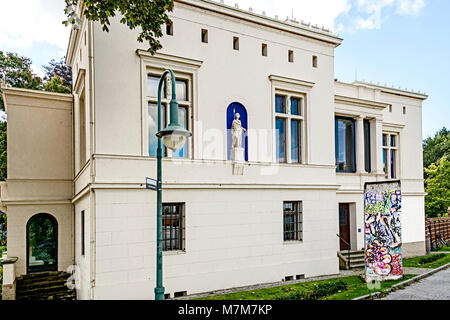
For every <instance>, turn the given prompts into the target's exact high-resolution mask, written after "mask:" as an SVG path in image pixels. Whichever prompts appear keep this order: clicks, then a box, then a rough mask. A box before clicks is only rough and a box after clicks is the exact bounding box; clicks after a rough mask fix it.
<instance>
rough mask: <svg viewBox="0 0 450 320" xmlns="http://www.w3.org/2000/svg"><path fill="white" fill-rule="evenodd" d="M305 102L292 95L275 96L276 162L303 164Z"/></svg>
mask: <svg viewBox="0 0 450 320" xmlns="http://www.w3.org/2000/svg"><path fill="white" fill-rule="evenodd" d="M303 101H304V99H303V98H302V97H301V96H291V94H290V93H286V94H283V95H282V94H277V95H275V113H276V117H275V129H276V161H277V162H287V163H302V162H303V161H302V139H303V120H304V118H303V111H302V110H303Z"/></svg>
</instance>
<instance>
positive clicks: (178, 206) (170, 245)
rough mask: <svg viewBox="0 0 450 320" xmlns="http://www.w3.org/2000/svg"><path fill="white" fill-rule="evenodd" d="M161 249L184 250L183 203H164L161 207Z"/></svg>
mask: <svg viewBox="0 0 450 320" xmlns="http://www.w3.org/2000/svg"><path fill="white" fill-rule="evenodd" d="M162 225H163V230H162V231H163V248H162V249H163V251H184V250H185V216H184V203H165V204H163V207H162Z"/></svg>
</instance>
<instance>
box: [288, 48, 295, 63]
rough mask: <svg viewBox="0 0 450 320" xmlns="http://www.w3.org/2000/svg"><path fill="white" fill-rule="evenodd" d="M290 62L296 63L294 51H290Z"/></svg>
mask: <svg viewBox="0 0 450 320" xmlns="http://www.w3.org/2000/svg"><path fill="white" fill-rule="evenodd" d="M288 61H289V62H294V51H292V50H289V51H288Z"/></svg>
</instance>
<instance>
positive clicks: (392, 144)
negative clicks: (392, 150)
mask: <svg viewBox="0 0 450 320" xmlns="http://www.w3.org/2000/svg"><path fill="white" fill-rule="evenodd" d="M396 146H397V136H394V135H391V147H396Z"/></svg>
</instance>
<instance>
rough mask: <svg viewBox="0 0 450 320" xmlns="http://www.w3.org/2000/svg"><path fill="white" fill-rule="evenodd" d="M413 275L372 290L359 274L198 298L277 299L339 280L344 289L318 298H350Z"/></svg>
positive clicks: (407, 277)
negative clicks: (344, 286)
mask: <svg viewBox="0 0 450 320" xmlns="http://www.w3.org/2000/svg"><path fill="white" fill-rule="evenodd" d="M414 276H415V275H404V277H403V279H401V280H394V281H386V282H383V283H382V284H381V289H376V288H375V289H373V290H370V289H368V288H367V284H366V282H365V281H364V280H363V279H361V278H360V277H359V276H349V277H343V278H334V279H327V280H319V281H311V282H303V283H298V284H291V285H285V286H280V287H274V288H267V289H259V290H252V291H244V292H237V293H230V294H223V295H218V296H214V297H208V298H202V299H199V300H279V299H280V296H283V295H286V294H292V293H295V292H303V293H308V292H313V291H314V288H317V285H324V284H330V285H333V284H334V283H336V282H339V281H343V282H345V284H346V286H347V289H346V290H339V291H338V292H336V293H333V294H330V295H326V296H324V297H322V298H320V299H319V300H351V299H353V298H357V297H360V296H364V295H366V294H370V293H374V292H377V291H383V290H385V289H387V288H390V287H391V286H393V285H394V284H397V283H399V282H402V281H404V280H408V279H411V278H412V277H414Z"/></svg>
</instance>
